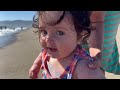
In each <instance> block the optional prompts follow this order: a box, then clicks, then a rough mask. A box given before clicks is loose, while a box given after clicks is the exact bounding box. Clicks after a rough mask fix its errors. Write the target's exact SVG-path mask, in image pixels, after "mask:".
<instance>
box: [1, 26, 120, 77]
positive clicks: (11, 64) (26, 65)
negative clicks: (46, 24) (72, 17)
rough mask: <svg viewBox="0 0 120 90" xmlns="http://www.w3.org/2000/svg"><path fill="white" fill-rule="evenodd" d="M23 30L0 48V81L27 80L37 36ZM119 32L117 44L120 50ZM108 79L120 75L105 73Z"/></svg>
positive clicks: (37, 51) (38, 47)
mask: <svg viewBox="0 0 120 90" xmlns="http://www.w3.org/2000/svg"><path fill="white" fill-rule="evenodd" d="M34 30H35V29H33V28H29V29H25V30H23V31H21V32H19V33H15V34H14V35H12V38H11V39H10V40H9V42H8V43H6V45H5V47H0V79H29V76H28V71H29V69H30V67H31V65H32V64H33V62H34V60H35V58H36V57H37V56H38V54H39V52H40V48H41V47H40V45H39V41H38V38H37V37H38V36H37V34H35V33H34V32H33V31H34ZM118 38H120V30H118V34H117V43H118V47H119V50H120V39H118ZM106 77H107V78H108V79H120V75H114V74H110V73H107V72H106Z"/></svg>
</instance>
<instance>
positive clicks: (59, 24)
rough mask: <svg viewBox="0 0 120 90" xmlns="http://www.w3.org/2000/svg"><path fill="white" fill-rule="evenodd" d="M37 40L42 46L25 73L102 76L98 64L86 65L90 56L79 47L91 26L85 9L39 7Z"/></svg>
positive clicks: (33, 75)
mask: <svg viewBox="0 0 120 90" xmlns="http://www.w3.org/2000/svg"><path fill="white" fill-rule="evenodd" d="M34 21H38V25H35V26H38V27H39V30H38V33H39V41H40V44H41V46H42V48H43V49H42V51H41V52H40V54H39V56H38V57H37V59H36V60H35V61H34V63H33V65H32V67H31V68H30V70H29V77H30V78H32V79H36V78H38V73H39V71H40V69H42V71H43V72H42V78H43V79H105V76H104V74H103V72H102V71H101V69H100V68H97V69H94V70H93V69H89V68H88V67H87V63H88V62H92V61H93V58H91V57H90V55H89V53H87V52H86V51H85V50H84V49H83V48H82V47H81V43H84V42H86V40H87V39H88V37H89V35H90V33H91V30H92V29H93V28H92V26H91V23H90V16H89V12H88V11H39V12H38V18H37V19H35V20H34Z"/></svg>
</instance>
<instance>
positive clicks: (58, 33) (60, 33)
mask: <svg viewBox="0 0 120 90" xmlns="http://www.w3.org/2000/svg"><path fill="white" fill-rule="evenodd" d="M56 34H57V35H61V36H62V35H64V32H62V31H57V32H56Z"/></svg>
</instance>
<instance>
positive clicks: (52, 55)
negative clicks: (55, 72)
mask: <svg viewBox="0 0 120 90" xmlns="http://www.w3.org/2000/svg"><path fill="white" fill-rule="evenodd" d="M49 55H50V56H51V57H52V58H58V56H57V55H54V54H50V53H49Z"/></svg>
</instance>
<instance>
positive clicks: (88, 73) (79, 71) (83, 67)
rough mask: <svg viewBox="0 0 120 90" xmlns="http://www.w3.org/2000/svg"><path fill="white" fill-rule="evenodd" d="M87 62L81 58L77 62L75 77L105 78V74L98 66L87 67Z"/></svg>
mask: <svg viewBox="0 0 120 90" xmlns="http://www.w3.org/2000/svg"><path fill="white" fill-rule="evenodd" d="M87 64H88V61H87V60H81V61H78V62H77V65H76V68H75V73H74V74H75V77H77V78H78V79H105V75H104V74H103V72H102V70H101V69H100V68H97V69H89V68H88V66H87Z"/></svg>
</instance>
